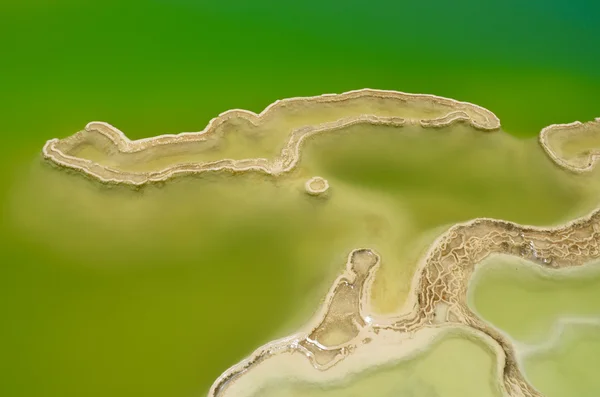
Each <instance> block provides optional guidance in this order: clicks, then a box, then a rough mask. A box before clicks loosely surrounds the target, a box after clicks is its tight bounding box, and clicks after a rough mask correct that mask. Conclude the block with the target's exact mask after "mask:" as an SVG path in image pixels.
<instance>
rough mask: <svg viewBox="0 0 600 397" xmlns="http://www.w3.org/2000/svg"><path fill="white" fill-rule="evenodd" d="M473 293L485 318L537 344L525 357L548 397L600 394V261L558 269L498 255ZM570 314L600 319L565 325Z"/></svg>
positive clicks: (482, 273)
mask: <svg viewBox="0 0 600 397" xmlns="http://www.w3.org/2000/svg"><path fill="white" fill-rule="evenodd" d="M470 295H471V296H470V301H471V305H472V307H474V308H475V309H476V310H477V312H478V313H479V314H480V315H481V316H482V317H483V318H484V319H486V320H487V321H489V322H490V323H492V324H493V325H494V326H495V327H497V328H499V329H501V330H503V331H504V332H506V333H507V334H508V335H510V336H511V337H512V338H514V339H516V340H517V341H518V342H519V343H523V344H524V349H528V350H529V349H533V350H531V352H530V353H528V354H527V355H525V356H524V357H523V364H524V368H525V372H526V375H527V377H528V378H529V380H530V381H531V382H532V383H533V385H535V386H536V387H537V388H538V389H539V390H540V391H542V392H543V393H544V394H545V395H546V396H549V397H569V396H585V397H587V396H590V397H591V396H596V395H597V393H598V390H600V382H599V381H598V379H599V378H598V376H597V373H596V372H597V371H596V369H597V368H598V366H599V365H600V262H593V263H590V264H587V265H585V267H582V268H577V269H569V270H567V271H560V272H557V271H548V270H543V269H541V267H540V266H537V265H532V264H531V263H527V262H525V261H523V260H519V259H514V258H506V257H496V258H493V259H490V260H487V261H485V263H483V264H482V266H481V268H480V269H479V271H478V274H477V275H476V281H474V282H473V284H472V286H471V290H470ZM565 317H566V318H579V319H582V321H592V322H594V321H596V322H598V324H597V325H593V324H589V325H586V324H577V323H575V324H573V323H567V325H566V326H564V327H563V326H561V325H560V324H559V322H560V319H561V318H565ZM563 328H564V332H562V331H561V330H562V329H563ZM544 346H545V347H544Z"/></svg>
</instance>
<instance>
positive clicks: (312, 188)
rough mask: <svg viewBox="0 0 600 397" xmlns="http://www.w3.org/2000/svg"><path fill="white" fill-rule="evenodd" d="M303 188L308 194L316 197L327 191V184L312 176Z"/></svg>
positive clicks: (325, 181) (324, 180)
mask: <svg viewBox="0 0 600 397" xmlns="http://www.w3.org/2000/svg"><path fill="white" fill-rule="evenodd" d="M304 188H305V190H306V192H307V193H308V194H310V195H313V196H316V195H319V194H323V193H325V192H327V190H329V182H327V179H324V178H321V177H320V176H314V177H312V178H310V179H309V180H308V181H306V183H305V184H304Z"/></svg>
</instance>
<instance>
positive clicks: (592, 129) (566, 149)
mask: <svg viewBox="0 0 600 397" xmlns="http://www.w3.org/2000/svg"><path fill="white" fill-rule="evenodd" d="M540 144H541V145H542V148H544V150H545V151H546V153H548V156H550V158H551V159H552V160H554V161H555V162H556V163H557V164H560V165H561V166H562V167H564V168H566V169H568V170H570V171H574V172H588V171H591V170H592V169H593V168H594V166H595V165H596V163H597V162H598V161H599V160H600V117H599V118H596V120H594V121H589V122H587V123H581V122H579V121H575V122H573V123H569V124H554V125H550V126H548V127H546V128H544V129H543V130H542V132H541V133H540Z"/></svg>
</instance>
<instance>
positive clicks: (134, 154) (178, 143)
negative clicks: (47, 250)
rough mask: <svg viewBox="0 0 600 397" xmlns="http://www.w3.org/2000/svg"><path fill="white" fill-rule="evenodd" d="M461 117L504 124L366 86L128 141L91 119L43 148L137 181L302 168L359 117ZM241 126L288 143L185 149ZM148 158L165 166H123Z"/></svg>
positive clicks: (62, 160) (64, 162) (396, 122)
mask: <svg viewBox="0 0 600 397" xmlns="http://www.w3.org/2000/svg"><path fill="white" fill-rule="evenodd" d="M315 105H317V106H321V107H326V109H327V112H326V113H327V115H326V116H324V115H323V114H321V113H319V112H317V110H315V108H314V107H315ZM361 107H367V109H368V108H369V107H371V109H368V110H367V112H369V113H368V114H365V113H364V109H363V111H362V112H361V110H360V108H361ZM295 108H299V109H300V110H302V111H306V112H309V113H308V114H307V115H306V118H304V119H303V118H302V117H298V116H297V115H296V114H295V113H296V111H295V110H294V109H295ZM317 109H318V108H317ZM286 112H287V113H289V118H290V119H291V120H292V121H291V122H281V121H280V120H277V117H278V113H282V114H287V113H286ZM459 122H463V123H467V124H470V125H471V126H473V127H474V128H476V129H480V130H484V131H492V130H496V129H498V128H500V121H499V120H498V118H497V117H496V116H495V115H494V114H493V113H492V112H490V111H488V110H486V109H484V108H482V107H479V106H477V105H473V104H470V103H467V102H459V101H455V100H453V99H447V98H442V97H437V96H433V95H423V94H406V93H401V92H396V91H382V90H371V89H364V90H358V91H350V92H347V93H343V94H339V95H335V94H326V95H321V96H316V97H307V98H291V99H284V100H281V101H277V102H275V103H273V104H271V105H270V106H268V107H267V108H266V109H265V110H264V111H262V112H261V113H260V114H255V113H252V112H249V111H246V110H230V111H227V112H225V113H222V114H221V115H219V116H218V117H216V118H214V119H212V120H211V121H210V123H209V124H208V126H207V127H206V128H205V129H204V130H202V131H200V132H191V133H181V134H178V135H161V136H157V137H153V138H147V139H140V140H136V141H131V140H129V139H128V138H127V137H126V136H125V134H123V133H122V132H121V131H119V130H118V129H116V128H115V127H113V126H111V125H109V124H106V123H101V122H92V123H89V124H88V125H87V126H86V128H85V129H84V130H83V131H80V132H78V133H76V134H74V135H72V136H70V137H68V138H65V139H51V140H49V141H48V142H46V145H45V146H44V148H43V155H44V157H46V158H47V159H49V160H50V161H52V162H54V163H56V164H58V165H60V166H63V167H67V168H71V169H74V170H77V171H81V172H83V173H85V174H87V175H89V176H91V177H94V178H97V179H98V180H100V181H103V182H108V183H123V184H131V185H142V184H145V183H148V182H156V181H164V180H167V179H169V178H171V177H174V176H176V175H185V174H198V173H203V172H210V171H217V170H229V171H232V172H246V171H258V172H264V173H266V174H271V175H280V174H282V173H285V172H289V171H290V170H292V169H293V168H294V167H296V165H297V164H298V161H299V159H300V154H301V146H302V144H303V142H304V141H305V140H306V139H307V138H309V137H311V136H314V135H318V134H323V133H327V132H332V131H337V130H340V129H343V128H347V127H349V126H352V125H356V124H384V125H392V126H403V125H406V124H418V125H421V126H423V127H432V128H436V127H437V128H439V127H443V126H447V125H451V124H454V123H459ZM238 125H239V126H241V127H240V128H241V129H243V130H244V132H245V133H246V134H254V135H257V136H261V134H262V133H265V131H271V129H272V130H274V131H280V130H282V129H283V130H284V131H283V132H284V133H285V136H283V137H281V140H282V141H283V140H284V139H285V140H286V143H285V145H284V146H283V148H282V149H281V151H280V152H279V154H278V155H276V156H275V157H274V158H265V157H255V158H237V159H235V158H219V159H216V160H208V161H202V159H197V158H193V156H189V155H186V154H185V152H186V150H188V149H186V148H187V147H189V148H190V149H193V150H196V151H198V152H202V151H204V150H206V149H207V148H211V147H213V145H214V144H215V141H218V140H219V139H222V138H224V137H225V136H226V135H227V134H230V133H231V132H228V131H231V130H232V129H233V127H237V126H238ZM274 125H276V128H274V127H273V126H274ZM232 126H233V127H232ZM263 129H264V130H265V131H263ZM273 134H276V133H275V132H273ZM274 144H275V145H277V144H279V143H274ZM182 153H183V155H182ZM232 154H237V153H232ZM113 158H116V159H118V160H113ZM171 158H172V159H174V161H171V160H170V159H171ZM161 159H164V160H163V163H161V162H160V161H159V160H161ZM150 161H152V162H158V163H161V164H160V168H155V169H150V170H135V168H133V169H128V168H127V166H125V164H127V163H138V164H139V162H150Z"/></svg>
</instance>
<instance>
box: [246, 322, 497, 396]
mask: <svg viewBox="0 0 600 397" xmlns="http://www.w3.org/2000/svg"><path fill="white" fill-rule="evenodd" d="M497 370H498V368H497V365H496V356H495V352H493V351H492V350H491V349H490V347H489V346H488V345H487V344H486V343H485V342H483V341H482V340H479V339H476V338H473V337H470V338H466V337H465V336H464V335H461V333H460V332H459V331H457V332H450V333H449V334H448V335H445V336H443V337H441V339H440V340H438V341H436V342H434V345H433V346H431V347H429V348H428V349H427V350H426V351H424V352H420V353H417V354H416V356H415V357H412V358H409V359H406V360H405V361H402V362H400V363H396V364H388V365H386V366H382V367H380V368H374V369H371V370H368V371H365V372H364V373H360V374H358V375H355V376H353V377H351V378H350V379H349V380H347V381H346V382H339V381H338V382H331V383H330V384H326V385H319V384H309V383H301V382H293V381H286V382H273V383H271V384H267V385H266V386H265V387H263V388H262V389H261V390H259V391H258V392H256V393H255V394H254V395H253V396H255V397H258V396H261V397H275V396H278V397H279V396H280V397H300V396H315V397H341V396H347V397H349V396H357V397H358V396H367V395H369V396H373V397H396V396H403V397H404V396H406V397H413V396H414V397H500V396H502V393H501V392H500V385H499V382H498V376H497Z"/></svg>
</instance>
